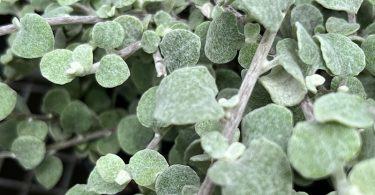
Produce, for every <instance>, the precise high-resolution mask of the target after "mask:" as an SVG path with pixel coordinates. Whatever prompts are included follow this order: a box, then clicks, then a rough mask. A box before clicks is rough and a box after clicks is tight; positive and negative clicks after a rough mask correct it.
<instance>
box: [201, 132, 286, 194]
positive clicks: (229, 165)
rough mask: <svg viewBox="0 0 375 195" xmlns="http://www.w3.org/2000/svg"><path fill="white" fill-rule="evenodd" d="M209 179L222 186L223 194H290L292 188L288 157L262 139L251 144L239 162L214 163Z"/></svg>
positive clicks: (276, 146) (269, 142) (275, 146)
mask: <svg viewBox="0 0 375 195" xmlns="http://www.w3.org/2000/svg"><path fill="white" fill-rule="evenodd" d="M208 176H209V177H210V179H211V180H212V181H213V182H214V183H216V184H218V185H220V186H222V193H223V195H229V194H231V195H242V194H280V195H289V194H291V192H292V187H293V183H292V170H291V168H290V165H289V161H288V159H287V156H286V155H285V153H284V152H283V150H282V149H281V148H280V147H279V146H278V145H277V144H275V143H273V142H271V141H268V140H267V139H263V138H262V139H258V140H254V141H253V142H251V144H250V146H249V148H248V149H247V150H246V151H245V152H244V153H243V155H242V156H241V158H239V159H238V160H236V161H225V160H220V161H218V162H216V163H215V164H213V166H212V167H211V168H209V170H208ZM259 186H264V187H259Z"/></svg>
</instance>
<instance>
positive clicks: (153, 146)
mask: <svg viewBox="0 0 375 195" xmlns="http://www.w3.org/2000/svg"><path fill="white" fill-rule="evenodd" d="M162 139H163V136H162V135H161V134H160V133H155V134H154V138H152V140H151V141H150V143H148V145H147V147H146V148H147V149H152V150H155V149H157V148H158V146H159V143H160V142H161V140H162Z"/></svg>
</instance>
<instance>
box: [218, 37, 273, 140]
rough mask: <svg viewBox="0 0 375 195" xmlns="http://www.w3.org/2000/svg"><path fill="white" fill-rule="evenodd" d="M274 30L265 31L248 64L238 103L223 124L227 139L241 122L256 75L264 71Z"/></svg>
mask: <svg viewBox="0 0 375 195" xmlns="http://www.w3.org/2000/svg"><path fill="white" fill-rule="evenodd" d="M275 36H276V32H270V31H268V30H267V31H266V32H265V33H264V35H263V37H262V40H261V41H260V43H259V47H258V48H257V50H256V52H255V56H254V58H253V60H252V62H251V64H250V69H249V70H248V71H247V73H246V76H245V79H244V80H243V82H242V84H241V87H240V90H239V92H238V96H239V103H238V105H237V106H236V107H235V108H233V109H232V110H231V111H230V113H229V119H228V120H226V121H225V124H224V135H225V137H227V138H228V140H233V135H234V131H235V129H236V128H237V127H238V125H239V124H240V122H241V118H242V115H243V113H244V111H245V108H246V105H247V102H248V101H249V98H250V96H251V93H252V91H253V89H254V86H255V83H256V82H257V80H258V77H259V76H260V75H261V74H262V73H263V71H264V64H265V62H266V60H267V55H268V53H269V51H270V49H271V47H272V43H273V41H274V39H275Z"/></svg>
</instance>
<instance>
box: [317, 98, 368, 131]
mask: <svg viewBox="0 0 375 195" xmlns="http://www.w3.org/2000/svg"><path fill="white" fill-rule="evenodd" d="M367 107H368V106H367V104H366V103H365V101H364V99H362V98H360V97H359V96H357V95H353V94H347V93H330V94H327V95H324V96H322V97H320V98H319V99H318V100H316V101H315V103H314V114H315V117H316V120H318V121H319V122H330V121H334V122H338V123H341V124H344V125H348V126H351V127H358V128H367V127H370V126H371V125H373V123H374V119H373V117H372V115H371V114H370V113H369V111H368V108H367Z"/></svg>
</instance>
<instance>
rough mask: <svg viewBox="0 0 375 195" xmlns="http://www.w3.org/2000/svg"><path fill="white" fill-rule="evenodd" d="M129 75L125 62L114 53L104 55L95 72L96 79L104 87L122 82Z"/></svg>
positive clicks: (110, 86)
mask: <svg viewBox="0 0 375 195" xmlns="http://www.w3.org/2000/svg"><path fill="white" fill-rule="evenodd" d="M129 76H130V71H129V68H128V65H127V64H126V62H125V61H124V60H123V59H122V58H121V57H120V56H118V55H116V54H108V55H105V56H104V57H103V58H102V59H101V60H100V65H99V68H98V70H97V71H96V73H95V78H96V81H97V82H98V83H99V85H101V86H102V87H105V88H113V87H116V86H119V85H121V84H123V83H124V82H125V81H126V80H127V79H128V78H129Z"/></svg>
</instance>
